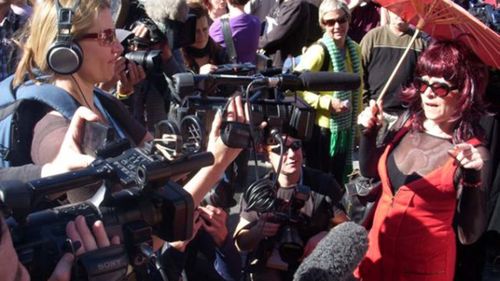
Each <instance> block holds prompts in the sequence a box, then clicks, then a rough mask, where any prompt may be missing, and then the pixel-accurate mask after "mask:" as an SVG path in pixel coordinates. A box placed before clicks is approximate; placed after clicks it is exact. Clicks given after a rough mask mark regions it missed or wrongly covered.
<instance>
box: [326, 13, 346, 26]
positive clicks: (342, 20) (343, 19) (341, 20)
mask: <svg viewBox="0 0 500 281" xmlns="http://www.w3.org/2000/svg"><path fill="white" fill-rule="evenodd" d="M348 20H349V18H348V17H347V16H346V15H344V16H342V17H340V18H338V19H329V20H323V25H325V26H334V25H335V23H338V24H339V25H340V24H344V23H346V22H347V21H348Z"/></svg>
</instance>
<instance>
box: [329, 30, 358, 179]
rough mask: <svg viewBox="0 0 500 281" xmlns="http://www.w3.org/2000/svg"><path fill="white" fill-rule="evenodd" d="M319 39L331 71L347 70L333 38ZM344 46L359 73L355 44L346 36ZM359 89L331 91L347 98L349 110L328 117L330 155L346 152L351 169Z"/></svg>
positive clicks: (336, 96)
mask: <svg viewBox="0 0 500 281" xmlns="http://www.w3.org/2000/svg"><path fill="white" fill-rule="evenodd" d="M321 40H322V41H323V43H324V44H325V46H326V48H327V50H328V54H329V55H330V61H331V63H332V67H333V71H335V72H347V68H346V65H345V61H346V59H345V57H344V56H343V55H342V51H341V49H339V48H337V46H336V45H335V43H334V42H333V39H332V38H331V37H330V36H328V35H327V34H326V33H325V34H324V35H323V38H322V39H321ZM345 46H346V47H347V48H346V49H347V52H349V57H350V59H351V64H352V70H353V72H354V73H356V74H358V75H360V70H361V62H360V58H359V56H358V52H357V51H356V44H355V43H354V42H353V41H352V40H351V38H349V37H347V38H346V44H345ZM360 91H361V89H359V90H354V91H334V92H333V93H332V97H334V98H337V99H339V100H341V101H344V100H348V101H349V105H350V106H349V108H350V110H348V111H346V112H342V113H333V114H332V117H331V118H330V133H331V137H330V156H332V157H333V156H334V155H335V154H336V153H346V154H347V155H346V156H347V159H346V160H347V163H346V165H348V166H351V169H352V151H353V148H354V134H355V132H356V129H355V127H356V126H355V119H356V115H357V111H358V106H359V97H360V96H361V93H360ZM346 171H349V172H350V169H346Z"/></svg>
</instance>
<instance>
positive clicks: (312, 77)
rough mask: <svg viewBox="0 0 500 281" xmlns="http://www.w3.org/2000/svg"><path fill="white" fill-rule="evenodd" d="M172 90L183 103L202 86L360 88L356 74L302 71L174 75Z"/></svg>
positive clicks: (310, 89)
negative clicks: (264, 73) (263, 74)
mask: <svg viewBox="0 0 500 281" xmlns="http://www.w3.org/2000/svg"><path fill="white" fill-rule="evenodd" d="M173 80H174V85H173V91H174V92H175V95H177V99H179V100H182V99H183V98H184V97H186V96H188V95H192V93H193V92H194V91H195V90H196V89H202V90H203V89H204V88H205V85H235V86H247V85H248V84H250V83H252V82H254V83H256V84H257V85H260V86H264V87H269V88H277V89H280V90H291V91H339V90H342V91H344V90H355V89H357V88H359V86H360V85H361V79H360V78H359V76H358V75H356V74H350V73H340V72H336V73H334V72H329V71H320V72H304V73H300V74H299V75H294V74H281V75H277V76H273V77H261V76H240V75H222V74H221V75H218V74H204V75H196V74H192V73H188V72H184V73H177V74H174V75H173Z"/></svg>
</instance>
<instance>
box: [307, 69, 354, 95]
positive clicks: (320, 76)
mask: <svg viewBox="0 0 500 281" xmlns="http://www.w3.org/2000/svg"><path fill="white" fill-rule="evenodd" d="M299 79H300V80H301V81H302V86H303V90H306V91H347V90H356V89H358V88H359V86H360V85H361V79H360V78H359V75H357V74H351V73H343V72H330V71H320V72H309V71H308V72H304V73H302V74H300V76H299Z"/></svg>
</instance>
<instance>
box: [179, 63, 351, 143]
mask: <svg viewBox="0 0 500 281" xmlns="http://www.w3.org/2000/svg"><path fill="white" fill-rule="evenodd" d="M222 84H223V85H236V86H245V87H247V88H248V89H247V91H246V93H245V98H246V100H247V102H249V103H250V104H251V107H250V108H251V116H250V117H251V121H252V124H251V125H252V127H255V126H258V125H260V124H261V122H267V126H266V127H265V129H264V131H259V130H253V131H252V130H250V128H249V127H248V126H246V125H242V124H236V123H225V124H224V125H223V128H222V133H223V139H224V140H226V141H227V142H226V144H227V145H229V146H231V147H238V148H248V147H250V146H251V141H252V139H253V141H254V142H261V141H264V142H265V143H270V142H272V141H273V138H272V137H271V135H270V132H279V133H281V134H288V135H290V136H293V137H295V138H299V139H302V140H309V138H310V137H311V133H312V126H313V124H314V118H315V110H314V109H313V108H311V107H310V106H309V105H308V104H307V103H305V102H304V101H303V100H301V99H300V98H298V97H297V96H296V95H294V96H285V95H283V94H282V92H283V91H286V90H291V91H299V90H311V91H323V90H330V91H334V90H345V89H355V88H357V87H359V85H360V80H359V77H358V76H356V75H353V74H347V73H332V72H305V73H302V74H282V75H278V76H273V77H265V76H262V75H254V76H239V75H223V74H209V75H194V74H191V73H178V74H175V75H173V85H171V89H172V96H173V97H174V99H175V100H176V101H177V102H178V103H179V107H178V110H177V116H176V119H177V120H178V122H181V120H182V119H183V118H185V116H195V117H197V118H198V119H199V120H200V123H201V120H205V122H207V120H211V118H206V117H207V116H208V117H210V116H213V114H214V113H215V111H216V110H217V109H220V108H224V107H225V105H226V104H227V98H225V97H213V96H208V95H207V94H206V91H205V89H206V87H207V86H206V85H222ZM266 89H277V90H278V91H279V92H278V93H277V94H274V97H272V98H268V97H266V96H265V94H263V93H265V92H262V91H261V90H266ZM252 93H255V94H253V95H252V96H250V95H251V94H252ZM204 127H205V128H209V124H204Z"/></svg>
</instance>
